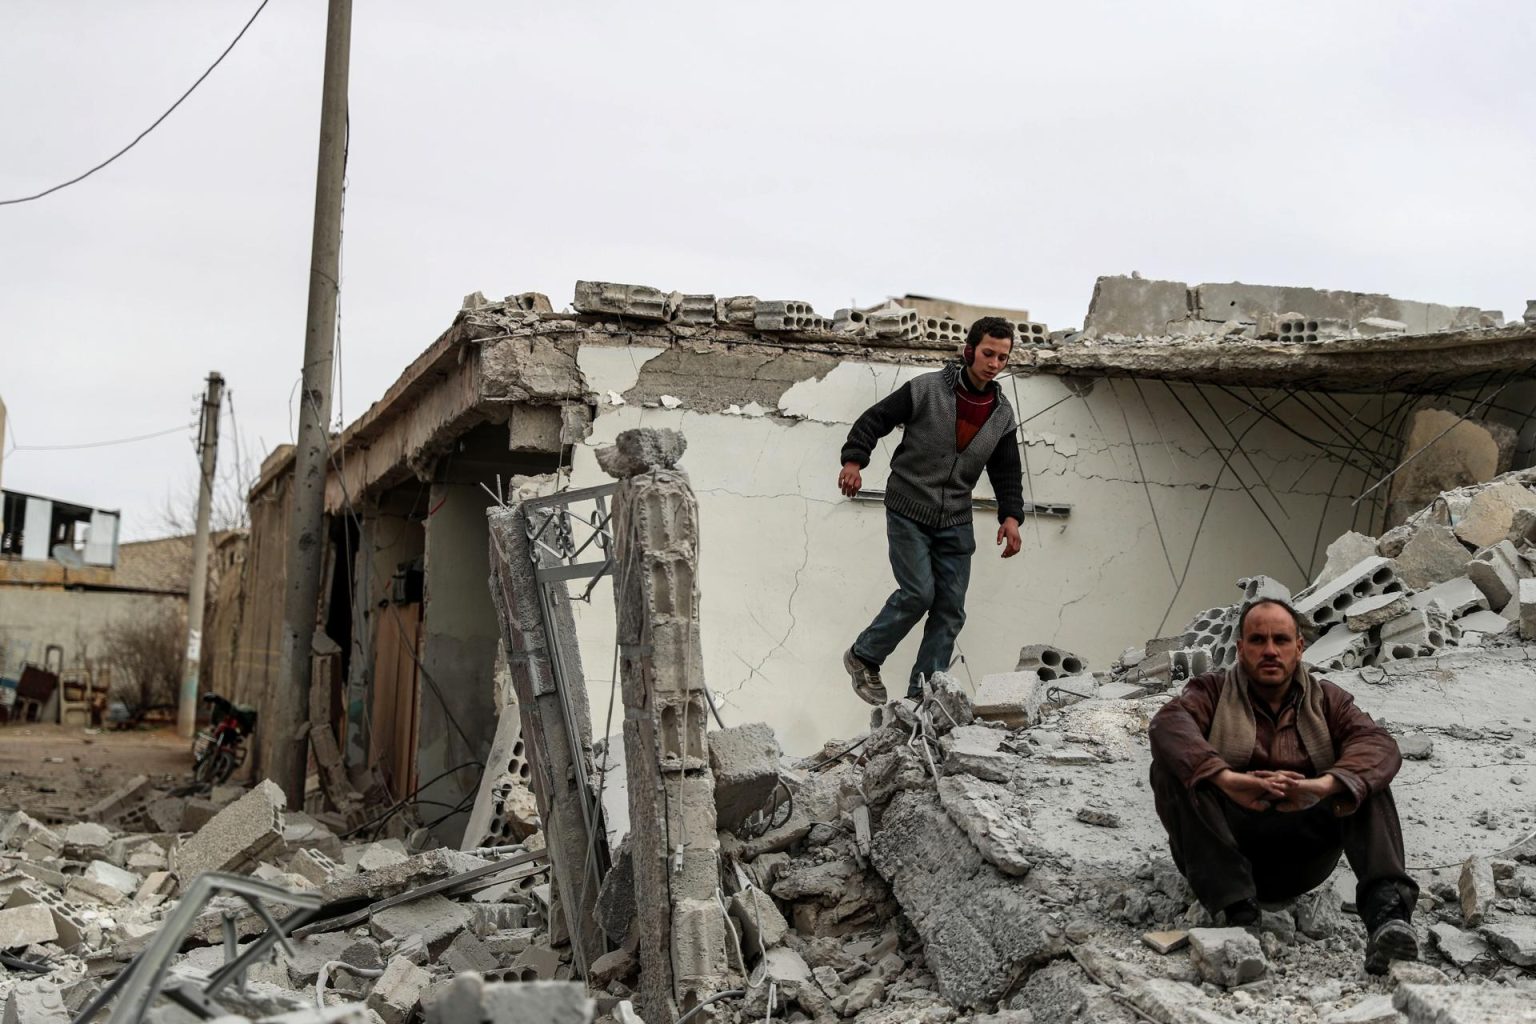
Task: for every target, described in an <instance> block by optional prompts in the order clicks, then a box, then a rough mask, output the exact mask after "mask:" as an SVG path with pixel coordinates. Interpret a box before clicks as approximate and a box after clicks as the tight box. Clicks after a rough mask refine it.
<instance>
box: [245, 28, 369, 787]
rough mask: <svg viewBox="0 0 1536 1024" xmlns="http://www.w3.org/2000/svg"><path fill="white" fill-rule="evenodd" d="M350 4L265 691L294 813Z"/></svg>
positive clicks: (334, 42) (332, 96)
mask: <svg viewBox="0 0 1536 1024" xmlns="http://www.w3.org/2000/svg"><path fill="white" fill-rule="evenodd" d="M351 39H352V0H330V8H329V13H328V15H327V17H326V26H325V80H324V84H323V85H322V87H321V98H320V157H319V162H318V165H317V167H316V171H315V230H314V240H313V243H312V246H311V249H310V256H309V314H308V318H307V321H306V324H305V329H304V378H303V382H302V383H301V384H300V385H299V394H300V401H299V436H298V444H297V445H296V446H295V447H296V450H295V452H294V464H293V506H292V511H291V513H290V516H289V520H288V566H287V579H286V584H287V593H286V595H285V597H284V600H283V637H282V646H281V651H280V662H279V671H278V677H277V679H276V680H275V681H274V684H273V689H272V691H271V692H270V693H269V694H268V706H267V708H266V714H265V715H264V716H263V717H264V718H265V719H266V722H265V725H266V729H267V739H266V742H265V743H264V744H263V746H265V747H266V748H267V750H268V751H269V756H268V757H267V758H266V762H265V763H266V768H267V774H268V775H269V776H270V777H271V778H272V780H273V781H274V782H276V783H277V784H278V785H280V786H282V787H283V791H284V792H285V793H287V795H288V806H289V807H303V806H304V775H305V769H306V767H307V763H308V760H309V731H308V728H307V722H308V719H309V677H310V667H311V660H312V659H311V654H310V646H311V644H312V643H313V642H314V638H315V613H316V606H317V604H318V600H319V596H320V575H321V572H320V570H321V560H322V559H323V558H324V557H325V476H326V464H327V462H328V460H329V458H330V453H331V441H330V419H331V361H332V354H333V351H334V347H335V341H336V293H337V290H338V288H339V284H338V278H339V275H340V273H341V271H340V264H341V189H342V178H343V175H344V174H345V172H346V156H347V66H348V63H349V61H350V47H351Z"/></svg>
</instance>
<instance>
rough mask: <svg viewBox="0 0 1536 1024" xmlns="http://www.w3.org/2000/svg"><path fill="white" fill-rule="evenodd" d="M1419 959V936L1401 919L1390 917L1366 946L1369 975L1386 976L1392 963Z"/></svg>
mask: <svg viewBox="0 0 1536 1024" xmlns="http://www.w3.org/2000/svg"><path fill="white" fill-rule="evenodd" d="M1418 958H1419V935H1418V933H1417V932H1415V931H1414V930H1413V925H1411V924H1409V923H1408V922H1407V921H1404V920H1403V919H1402V918H1400V917H1389V918H1387V919H1386V920H1385V921H1383V922H1382V923H1381V924H1379V925H1377V926H1376V928H1375V930H1373V931H1372V932H1371V937H1370V939H1369V940H1368V941H1367V942H1366V944H1365V970H1366V973H1367V974H1386V973H1387V969H1388V968H1389V967H1391V966H1392V961H1394V960H1417V959H1418Z"/></svg>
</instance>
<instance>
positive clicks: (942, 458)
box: [837, 316, 1024, 704]
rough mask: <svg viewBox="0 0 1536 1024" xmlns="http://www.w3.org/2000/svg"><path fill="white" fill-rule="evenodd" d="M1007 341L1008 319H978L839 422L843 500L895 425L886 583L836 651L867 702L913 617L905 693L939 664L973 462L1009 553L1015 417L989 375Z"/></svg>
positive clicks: (957, 622)
mask: <svg viewBox="0 0 1536 1024" xmlns="http://www.w3.org/2000/svg"><path fill="white" fill-rule="evenodd" d="M1012 351H1013V326H1012V325H1011V324H1009V323H1008V321H1006V320H1004V319H1003V318H1002V317H996V316H986V317H982V318H981V319H980V320H977V321H976V322H975V323H974V324H972V325H971V329H970V331H969V332H968V333H967V334H966V337H965V354H964V357H963V359H962V360H961V361H958V362H951V363H947V364H945V366H944V367H943V369H941V370H938V371H936V372H934V373H925V374H923V375H922V376H920V377H916V378H914V379H913V380H911V381H908V382H907V383H906V384H903V385H902V386H901V387H899V388H897V389H896V390H895V391H893V392H891V394H890V395H889V396H887V397H886V398H884V399H883V400H881V401H879V402H877V403H875V404H874V405H872V406H870V407H869V409H867V410H865V412H864V414H863V415H862V416H860V417H859V418H858V420H857V422H855V423H854V425H853V429H851V430H850V431H849V432H848V440H847V442H846V443H844V445H843V453H842V460H843V469H842V472H840V473H839V474H838V475H837V486H838V488H839V489H840V490H841V491H842V492H843V493H844V494H845V495H847V496H848V497H850V498H851V497H853V496H854V495H856V494H858V493H859V489H860V488H861V487H862V486H863V479H862V478H861V476H860V471H861V470H862V469H864V467H866V466H868V465H869V457H870V453H871V452H872V451H873V450H874V447H875V445H876V443H877V442H879V440H880V438H882V437H884V436H885V435H886V434H889V433H890V432H891V431H892V430H893V429H894V428H896V427H898V426H899V427H903V428H904V432H903V436H902V439H901V443H900V444H898V445H897V446H896V454H895V455H894V456H892V458H891V472H890V479H889V481H888V482H887V483H886V485H885V528H886V536H887V538H888V539H889V542H890V553H891V570H892V571H893V572H894V573H895V574H896V587H897V589H896V592H895V593H893V594H892V595H891V596H890V597H889V598H888V599H887V600H886V602H885V606H884V607H883V608H881V609H880V613H879V614H878V615H876V616H875V621H874V622H871V623H870V624H869V628H868V629H866V630H864V632H862V633H860V634H859V637H858V639H857V640H855V641H854V642H853V646H852V647H850V648H849V649H848V651H847V652H846V653H845V654H844V655H843V667H844V668H846V669H847V670H848V675H849V676H850V677H852V680H853V689H854V692H855V693H857V694H858V695H859V696H860V697H861V698H863V699H864V700H865V701H867V702H868V703H870V704H884V703H885V701H886V693H885V684H884V683H883V682H882V681H881V679H880V666H881V665H882V664H884V663H885V659H886V658H888V657H890V654H891V652H892V651H894V650H895V649H896V645H897V644H899V643H901V641H902V638H903V637H905V636H906V635H907V634H908V633H909V632H911V630H912V627H913V626H915V625H917V621H918V620H919V619H921V618H923V616H925V615H926V616H927V617H928V621H927V622H926V623H925V624H924V626H923V641H922V644H921V646H919V647H918V651H917V660H916V662H915V663H914V664H913V666H912V674H911V676H910V677H909V678H908V680H907V696H908V697H919V696H921V684H920V683H919V679H920V678H922V677H928V676H932V675H933V674H934V673H935V672H944V671H947V670H948V669H949V663H950V657H951V655H952V653H953V651H954V648H955V638H956V637H957V636H959V634H960V627H961V626H963V625H965V590H966V587H967V585H969V583H970V581H971V556H972V555H973V554H975V553H976V533H975V527H974V525H973V521H972V513H971V492H972V491H973V490H974V489H975V487H976V482H977V480H979V479H980V478H981V471H982V470H983V469H985V470H986V471H987V478H988V479H989V480H990V481H991V482H992V492H993V493H994V494H995V495H996V496H997V507H998V512H997V518H998V522H999V524H1000V525H999V526H998V529H997V543H998V544H1004V545H1005V547H1004V548H1003V557H1004V558H1012V557H1013V556H1014V555H1016V554H1018V552H1019V520H1020V519H1022V518H1023V516H1024V491H1023V474H1022V472H1021V470H1020V466H1019V448H1018V442H1017V439H1016V438H1015V436H1014V432H1015V429H1016V427H1017V420H1016V419H1015V416H1014V411H1013V407H1012V406H1011V405H1009V404H1008V400H1007V399H1006V398H1004V397H1003V394H1002V391H1001V389H1000V388H999V387H998V386H997V381H996V378H997V375H998V374H999V373H1001V372H1002V370H1003V367H1004V366H1006V365H1007V364H1008V356H1009V355H1010V354H1011V353H1012Z"/></svg>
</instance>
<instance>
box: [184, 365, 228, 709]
mask: <svg viewBox="0 0 1536 1024" xmlns="http://www.w3.org/2000/svg"><path fill="white" fill-rule="evenodd" d="M223 405H224V378H223V377H221V376H219V375H218V374H217V373H210V374H209V375H208V390H207V392H206V393H205V394H204V395H203V418H202V423H201V425H200V426H199V427H198V431H197V452H198V455H199V456H200V459H199V462H198V481H197V533H196V534H195V535H194V536H193V538H192V581H191V584H190V586H188V588H187V659H186V664H185V665H183V666H182V669H181V702H180V703H179V704H178V705H177V707H176V727H177V730H178V731H179V732H180V733H181V735H182V736H183V737H184V738H186V739H191V738H192V733H193V732H194V731H195V730H196V729H197V675H198V667H199V663H200V662H201V661H202V656H203V605H204V603H205V597H206V594H205V591H206V590H207V588H208V520H209V518H210V516H211V515H212V514H213V474H214V468H215V467H216V466H217V465H218V460H219V411H220V409H221V408H222V407H223Z"/></svg>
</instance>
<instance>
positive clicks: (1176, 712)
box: [1147, 672, 1403, 814]
mask: <svg viewBox="0 0 1536 1024" xmlns="http://www.w3.org/2000/svg"><path fill="white" fill-rule="evenodd" d="M1225 677H1226V673H1224V672H1210V673H1207V674H1206V675H1203V676H1196V677H1195V678H1193V679H1191V680H1190V681H1189V682H1188V683H1186V684H1185V686H1184V692H1183V693H1181V694H1180V695H1179V696H1177V697H1175V698H1174V699H1173V700H1171V701H1169V702H1168V703H1167V704H1164V705H1163V706H1162V708H1160V709H1159V710H1158V712H1157V714H1156V715H1154V716H1153V717H1152V723H1151V725H1150V726H1149V728H1148V730H1147V735H1148V738H1149V739H1150V740H1151V742H1152V760H1153V761H1155V762H1156V763H1158V764H1159V765H1161V766H1162V767H1163V768H1166V769H1167V770H1169V771H1171V772H1172V773H1173V774H1174V776H1175V777H1176V778H1177V779H1179V781H1181V782H1183V783H1184V784H1185V785H1186V786H1188V787H1190V788H1191V789H1193V788H1194V787H1195V786H1198V785H1199V784H1200V783H1202V782H1204V781H1206V780H1207V779H1210V778H1212V777H1213V776H1216V775H1219V774H1220V773H1221V772H1222V770H1223V769H1225V768H1228V767H1229V765H1228V764H1227V763H1226V762H1225V761H1223V760H1222V759H1221V755H1220V754H1218V753H1216V749H1215V748H1214V747H1212V746H1211V745H1210V743H1209V742H1207V741H1206V737H1207V736H1208V735H1209V734H1210V731H1211V719H1212V718H1213V717H1214V716H1215V714H1216V701H1217V699H1218V698H1219V697H1220V696H1221V684H1222V680H1223V679H1225ZM1317 682H1318V685H1320V686H1321V687H1322V688H1323V712H1324V715H1325V717H1326V718H1327V720H1328V735H1329V737H1330V738H1331V739H1332V740H1333V757H1334V763H1333V767H1332V768H1330V769H1328V772H1327V774H1329V775H1333V776H1336V777H1337V778H1338V780H1339V781H1340V782H1341V783H1343V785H1344V788H1345V790H1346V791H1347V792H1348V794H1349V795H1348V797H1345V796H1343V795H1340V796H1338V797H1335V799H1334V811H1335V812H1336V813H1338V814H1351V813H1353V812H1354V811H1355V810H1356V809H1357V808H1358V807H1359V806H1360V804H1361V803H1362V802H1364V801H1365V799H1366V798H1367V797H1369V796H1370V795H1371V794H1372V793H1377V792H1380V791H1381V790H1383V789H1386V788H1387V784H1388V783H1390V782H1391V781H1392V778H1393V776H1395V775H1396V774H1397V769H1398V768H1399V767H1400V766H1401V765H1402V763H1403V759H1402V755H1401V754H1399V753H1398V750H1397V741H1396V740H1394V739H1393V738H1392V736H1391V734H1389V733H1388V732H1387V730H1385V729H1383V728H1382V727H1381V726H1379V725H1377V724H1376V723H1375V722H1374V721H1373V720H1372V719H1371V716H1370V715H1368V714H1366V713H1365V712H1364V711H1361V710H1360V709H1359V708H1358V707H1356V706H1355V698H1354V697H1352V696H1350V695H1349V693H1348V692H1346V691H1344V690H1341V689H1340V688H1339V687H1337V686H1335V685H1334V684H1332V683H1330V682H1328V681H1327V680H1326V679H1318V680H1317ZM1298 694H1299V691H1298V690H1297V688H1296V687H1294V686H1293V687H1291V690H1290V693H1288V694H1287V696H1286V702H1285V703H1284V704H1283V705H1281V707H1280V713H1279V714H1278V715H1276V714H1274V712H1272V711H1271V710H1270V707H1269V705H1268V703H1266V702H1265V701H1264V700H1263V699H1262V698H1260V697H1258V696H1257V695H1255V696H1254V698H1253V706H1254V728H1255V733H1256V736H1255V739H1254V749H1253V759H1252V761H1250V762H1249V764H1248V770H1250V771H1253V770H1257V769H1266V770H1269V771H1293V772H1300V773H1301V774H1302V775H1305V776H1308V777H1309V778H1310V777H1312V776H1314V775H1316V772H1315V771H1314V770H1313V768H1312V762H1311V760H1310V759H1309V758H1308V757H1307V752H1306V750H1305V749H1304V748H1303V747H1302V744H1301V735H1300V733H1299V732H1298V731H1297V728H1296V698H1297V697H1298Z"/></svg>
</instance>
